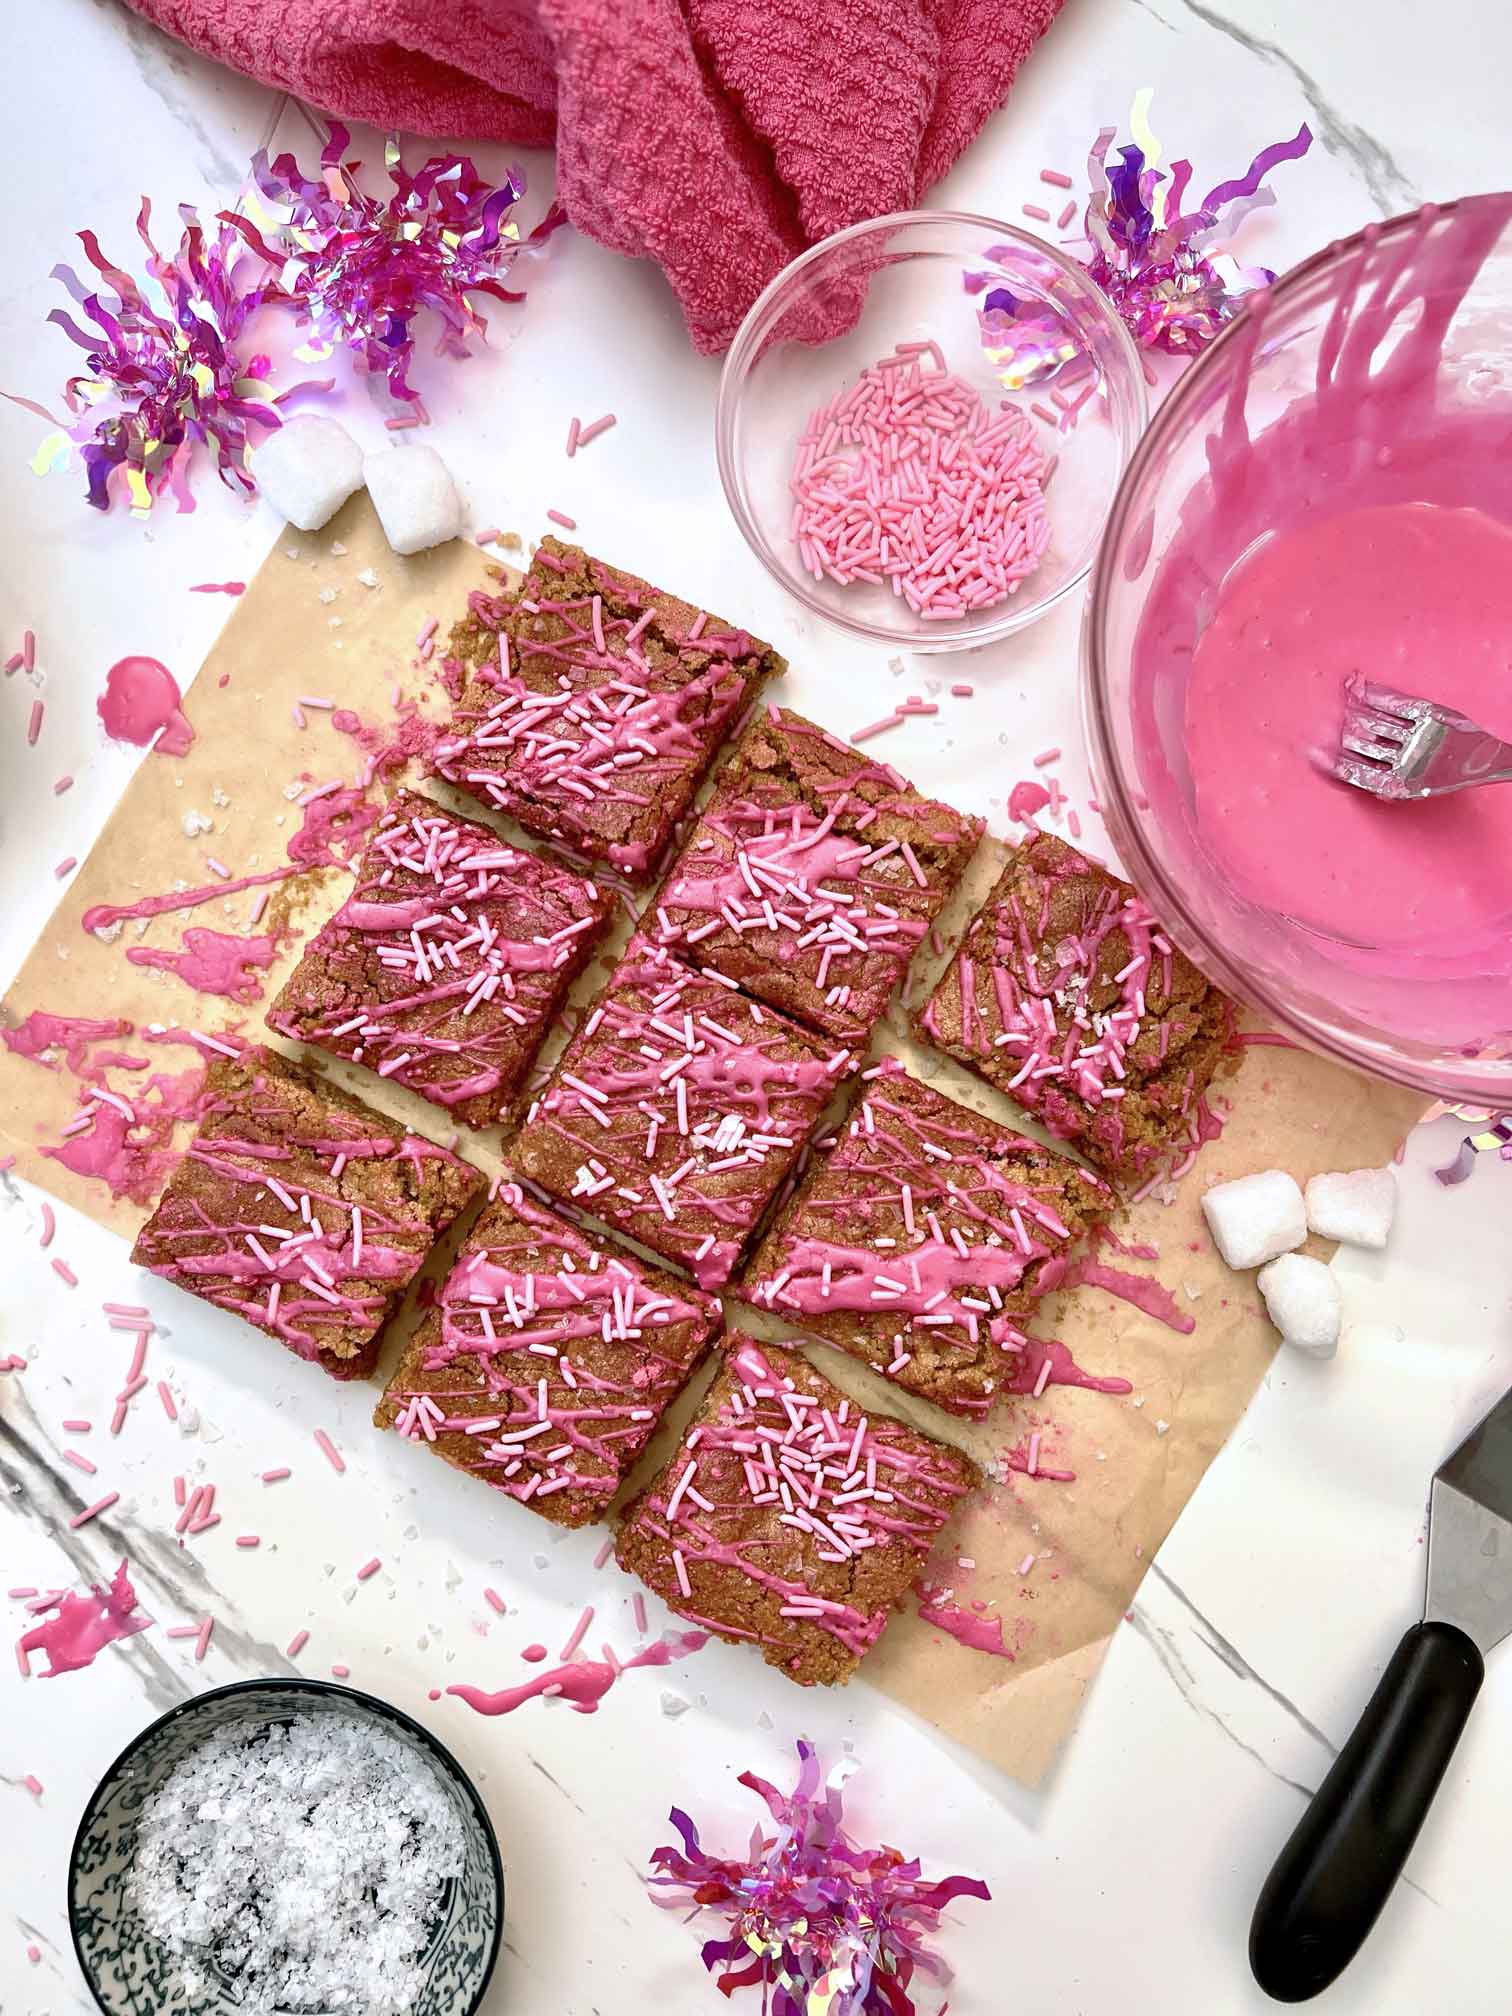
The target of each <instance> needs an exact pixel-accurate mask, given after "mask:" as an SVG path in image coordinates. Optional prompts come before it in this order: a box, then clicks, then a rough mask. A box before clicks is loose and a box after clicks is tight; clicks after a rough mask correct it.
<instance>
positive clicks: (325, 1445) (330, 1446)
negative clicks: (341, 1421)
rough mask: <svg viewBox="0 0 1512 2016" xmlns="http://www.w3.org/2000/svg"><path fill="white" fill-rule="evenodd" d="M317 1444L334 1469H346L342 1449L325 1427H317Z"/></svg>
mask: <svg viewBox="0 0 1512 2016" xmlns="http://www.w3.org/2000/svg"><path fill="white" fill-rule="evenodd" d="M315 1446H316V1448H318V1449H319V1451H320V1453H321V1455H322V1456H324V1457H325V1459H326V1461H327V1462H328V1463H329V1464H330V1466H331V1468H332V1469H333V1470H342V1471H344V1470H345V1469H346V1464H345V1462H344V1461H343V1460H342V1455H341V1451H340V1450H339V1449H338V1448H337V1447H336V1444H335V1443H334V1442H333V1441H332V1440H331V1438H330V1436H329V1435H327V1433H326V1431H325V1430H324V1428H317V1429H316V1430H315Z"/></svg>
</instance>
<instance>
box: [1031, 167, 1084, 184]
mask: <svg viewBox="0 0 1512 2016" xmlns="http://www.w3.org/2000/svg"><path fill="white" fill-rule="evenodd" d="M1039 177H1040V180H1041V182H1048V183H1049V185H1050V187H1051V188H1052V189H1070V188H1073V187H1074V186H1075V185H1074V184H1073V182H1072V180H1071V177H1070V176H1069V175H1063V174H1062V173H1061V171H1060V169H1059V168H1041V170H1040V171H1039Z"/></svg>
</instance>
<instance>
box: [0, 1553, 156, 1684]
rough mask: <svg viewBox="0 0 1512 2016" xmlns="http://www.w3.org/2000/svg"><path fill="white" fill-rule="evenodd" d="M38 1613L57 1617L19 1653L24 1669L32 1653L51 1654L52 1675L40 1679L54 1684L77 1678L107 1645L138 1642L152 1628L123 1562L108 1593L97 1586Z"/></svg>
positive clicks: (24, 1639) (27, 1635) (26, 1637)
mask: <svg viewBox="0 0 1512 2016" xmlns="http://www.w3.org/2000/svg"><path fill="white" fill-rule="evenodd" d="M38 1609H43V1610H50V1611H51V1612H52V1614H51V1616H49V1617H47V1618H46V1619H45V1621H44V1622H43V1623H41V1624H37V1625H34V1626H33V1627H32V1629H31V1630H30V1631H26V1632H23V1633H22V1636H21V1638H20V1639H19V1641H18V1644H17V1651H18V1654H19V1656H20V1658H21V1662H22V1665H23V1668H24V1666H25V1664H26V1661H27V1660H28V1659H29V1658H30V1656H31V1654H32V1653H33V1652H44V1653H46V1655H47V1662H48V1664H47V1671H46V1672H45V1673H44V1674H42V1676H41V1677H42V1678H43V1679H44V1680H55V1679H56V1678H57V1677H58V1675H59V1674H60V1673H77V1672H78V1671H79V1670H80V1669H81V1668H82V1667H85V1666H88V1665H90V1664H91V1662H92V1661H93V1660H94V1658H95V1656H96V1654H97V1653H100V1652H103V1651H104V1649H105V1647H106V1646H107V1645H113V1644H114V1643H115V1641H116V1640H117V1639H118V1638H131V1637H134V1636H135V1635H136V1633H137V1632H138V1631H146V1630H147V1629H148V1628H149V1627H150V1626H151V1623H152V1619H151V1618H150V1617H144V1616H143V1615H142V1613H141V1612H140V1611H139V1610H138V1609H137V1596H136V1590H135V1589H134V1588H133V1587H132V1586H131V1577H130V1574H129V1573H128V1570H127V1565H126V1563H125V1561H124V1560H123V1561H122V1562H121V1565H120V1567H119V1568H117V1570H116V1572H115V1574H114V1575H113V1576H112V1578H111V1580H110V1582H109V1584H108V1585H107V1586H106V1587H104V1588H101V1587H100V1586H99V1585H98V1584H97V1583H96V1584H93V1585H92V1586H91V1588H90V1591H89V1594H88V1595H87V1596H75V1595H73V1594H72V1593H69V1594H64V1595H59V1596H55V1597H53V1598H52V1599H51V1600H50V1601H48V1602H47V1603H45V1604H40V1605H36V1606H34V1609H33V1614H34V1615H35V1614H36V1611H37V1610H38Z"/></svg>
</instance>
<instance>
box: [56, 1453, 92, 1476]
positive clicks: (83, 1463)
mask: <svg viewBox="0 0 1512 2016" xmlns="http://www.w3.org/2000/svg"><path fill="white" fill-rule="evenodd" d="M63 1461H64V1462H65V1463H72V1465H73V1467H74V1468H75V1470H82V1471H83V1472H84V1475H85V1476H86V1477H93V1476H94V1474H95V1471H96V1470H97V1469H98V1468H99V1465H98V1464H97V1463H91V1462H90V1460H89V1458H88V1457H87V1456H81V1455H80V1454H79V1452H78V1450H77V1449H65V1450H64V1451H63Z"/></svg>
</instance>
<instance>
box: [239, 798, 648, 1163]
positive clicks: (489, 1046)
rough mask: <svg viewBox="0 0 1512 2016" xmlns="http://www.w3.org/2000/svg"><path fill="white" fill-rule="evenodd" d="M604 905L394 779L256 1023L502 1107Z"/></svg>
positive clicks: (437, 1097)
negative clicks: (344, 892)
mask: <svg viewBox="0 0 1512 2016" xmlns="http://www.w3.org/2000/svg"><path fill="white" fill-rule="evenodd" d="M613 901H614V898H613V895H612V893H611V892H610V891H609V890H607V889H604V890H601V889H599V888H598V887H597V886H596V885H595V884H594V883H593V882H591V881H587V880H585V878H584V877H583V876H581V875H575V874H573V873H571V872H570V871H569V870H568V869H566V868H560V867H557V866H556V865H554V864H553V863H552V862H549V861H544V860H542V859H541V857H540V856H539V855H538V854H532V853H530V852H529V851H528V850H526V849H524V848H521V847H511V846H508V845H507V844H506V843H505V842H504V841H502V840H501V839H499V837H498V835H497V834H495V833H493V832H492V831H491V830H490V829H489V828H488V827H487V826H479V825H477V824H475V823H474V822H473V821H472V820H470V819H458V818H456V817H455V816H454V815H453V814H452V813H450V812H447V811H446V810H445V809H444V808H443V807H441V806H439V805H437V804H435V803H434V802H433V801H432V800H431V799H429V798H425V797H422V796H421V795H420V794H419V793H417V792H414V791H401V792H400V793H399V794H398V796H397V797H395V798H394V799H393V800H392V801H391V803H390V804H389V806H388V809H387V810H386V811H385V813H384V815H383V818H382V820H381V821H380V823H379V824H378V826H377V827H376V829H375V830H374V832H373V835H372V838H371V839H370V840H369V841H368V844H367V847H366V849H365V850H364V852H363V856H362V859H361V861H360V862H359V864H358V867H357V880H356V886H355V887H354V889H353V891H352V893H351V895H350V896H349V897H348V898H347V900H346V902H345V903H343V904H342V906H341V908H340V909H339V910H338V911H337V912H336V914H335V916H334V917H332V918H331V920H330V922H329V923H327V924H326V925H324V926H323V927H322V929H321V930H320V931H318V932H317V933H316V935H315V937H314V938H313V939H311V940H310V942H309V944H308V945H306V947H305V949H304V952H303V954H302V955H301V957H300V961H299V964H298V965H297V966H296V967H295V969H294V971H293V973H292V974H291V976H290V978H289V980H288V982H287V984H286V985H285V986H284V988H283V990H282V992H281V993H280V994H279V996H278V999H277V1000H276V1001H275V1002H274V1003H273V1005H272V1007H271V1008H270V1009H269V1010H268V1017H267V1019H268V1027H269V1028H270V1029H276V1030H277V1031H278V1032H279V1034H280V1035H283V1036H292V1037H294V1038H295V1039H296V1040H298V1041H300V1042H304V1043H314V1044H318V1045H319V1047H320V1048H321V1049H323V1050H329V1051H331V1052H332V1054H333V1055H335V1056H337V1057H346V1058H350V1059H351V1060H352V1062H353V1063H357V1064H365V1065H367V1067H368V1068H369V1070H372V1071H376V1072H377V1074H378V1076H379V1077H380V1078H392V1079H393V1081H394V1083H395V1084H397V1085H407V1086H408V1087H409V1088H410V1089H411V1090H412V1091H414V1092H418V1093H419V1094H420V1095H421V1096H422V1098H425V1099H429V1100H431V1101H432V1102H433V1103H434V1104H435V1105H437V1106H440V1107H443V1108H444V1109H445V1110H446V1111H447V1112H449V1113H451V1114H452V1115H453V1116H454V1117H455V1118H456V1119H458V1120H461V1121H464V1122H465V1123H466V1124H467V1125H468V1126H469V1127H487V1126H489V1125H490V1124H491V1123H492V1122H494V1121H496V1120H502V1119H503V1118H505V1117H506V1115H507V1114H508V1113H509V1112H510V1111H511V1109H512V1108H513V1106H514V1104H515V1100H516V1098H517V1096H518V1094H519V1091H520V1087H521V1084H522V1081H523V1080H524V1077H525V1074H526V1072H527V1071H528V1070H529V1069H530V1065H531V1063H532V1061H533V1060H534V1058H535V1055H536V1052H537V1051H538V1050H539V1049H540V1047H541V1043H542V1040H543V1039H544V1037H545V1035H546V1032H547V1030H548V1028H549V1027H550V1026H551V1023H552V1020H553V1018H554V1017H555V1016H556V1015H557V1013H558V1012H559V1010H560V1009H561V1006H562V1003H563V1001H564V1000H565V999H566V996H567V991H568V989H569V988H570V987H571V985H572V982H573V981H574V980H575V979H576V977H577V975H578V974H579V973H580V972H581V971H582V969H583V967H584V966H585V965H586V964H587V961H588V959H589V956H590V955H591V953H592V951H593V949H594V947H595V945H596V944H597V943H598V941H599V939H600V938H601V937H602V935H603V932H604V929H605V927H606V925H607V924H608V921H609V916H610V912H611V909H612V907H613Z"/></svg>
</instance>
